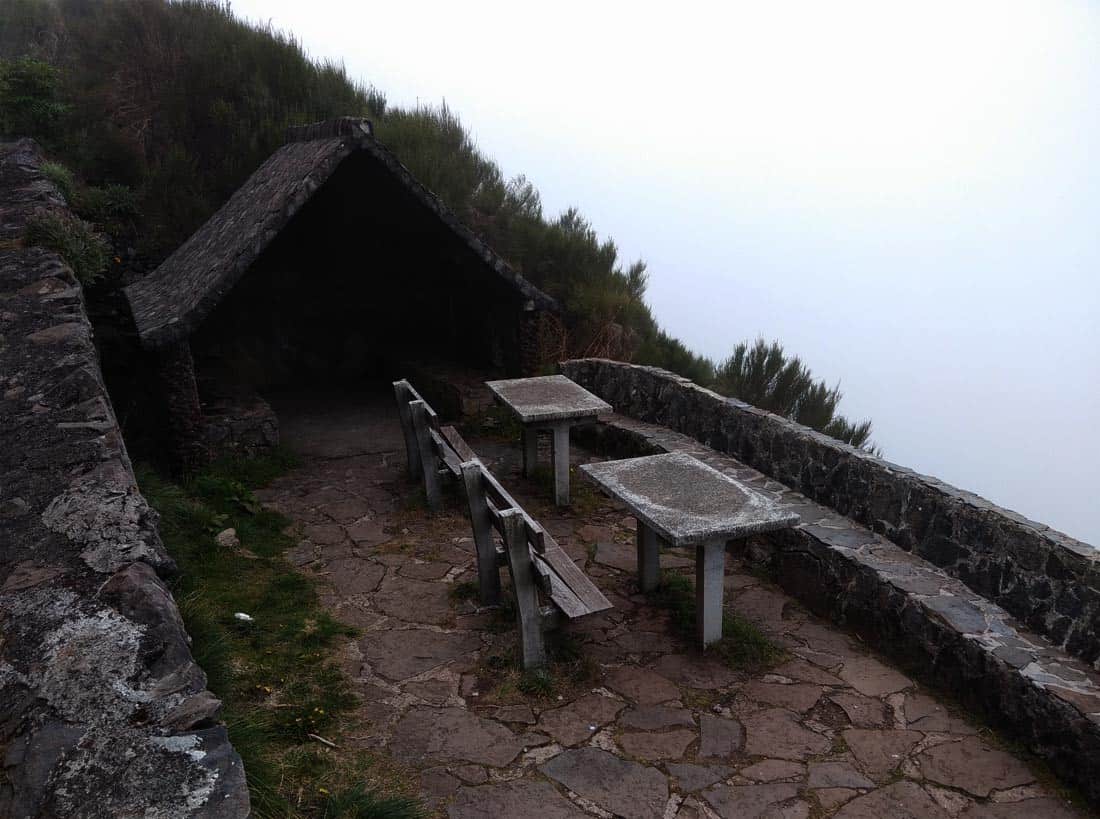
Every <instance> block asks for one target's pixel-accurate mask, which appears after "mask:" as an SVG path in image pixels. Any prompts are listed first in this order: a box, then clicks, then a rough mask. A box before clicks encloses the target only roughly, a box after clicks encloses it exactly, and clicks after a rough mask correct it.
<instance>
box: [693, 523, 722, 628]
mask: <svg viewBox="0 0 1100 819" xmlns="http://www.w3.org/2000/svg"><path fill="white" fill-rule="evenodd" d="M725 572H726V542H725V541H724V540H715V541H711V542H710V543H702V544H700V545H698V546H696V547H695V611H696V612H697V614H696V617H697V622H696V629H697V632H698V635H699V644H700V645H701V646H703V647H704V648H705V647H706V646H708V645H710V644H711V643H714V642H717V641H718V640H720V639H721V638H722V587H723V585H724V584H723V580H724V577H725Z"/></svg>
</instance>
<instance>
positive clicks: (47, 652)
mask: <svg viewBox="0 0 1100 819" xmlns="http://www.w3.org/2000/svg"><path fill="white" fill-rule="evenodd" d="M40 163H41V157H40V156H39V154H38V152H37V149H36V148H35V146H34V143H32V142H30V141H29V140H24V141H21V142H17V143H10V144H0V239H5V240H17V239H18V238H19V236H20V235H21V233H22V230H23V228H24V226H25V223H26V217H27V215H28V214H29V213H30V212H32V210H33V209H35V208H43V207H46V208H53V209H59V208H63V207H64V202H63V200H62V199H61V197H60V196H59V195H58V194H57V192H56V190H54V189H53V187H52V185H50V183H48V182H47V181H46V180H45V179H44V178H43V177H42V175H41V173H39V171H38V167H39V165H40ZM0 313H2V323H0V421H2V423H0V498H2V500H0V634H2V635H3V640H0V759H2V764H3V768H4V776H3V777H2V780H0V815H2V816H12V817H19V819H23V817H54V816H66V817H68V816H73V817H116V816H141V817H144V819H176V817H243V816H247V815H248V813H249V800H248V789H247V787H246V785H245V779H244V770H243V767H242V765H241V760H240V757H238V756H237V754H236V753H235V752H234V751H233V748H232V746H231V745H230V743H229V739H228V737H227V735H226V731H225V728H224V726H222V725H219V724H218V723H217V714H218V710H219V707H220V703H219V702H218V701H217V699H216V698H215V697H214V696H213V695H212V694H210V692H209V691H207V690H206V677H205V675H204V674H203V672H202V669H200V668H199V667H198V666H197V665H195V663H194V661H193V659H192V657H191V651H190V647H189V645H188V639H187V634H186V632H185V631H184V626H183V621H182V620H181V618H180V615H179V611H178V609H177V608H176V604H175V602H174V601H173V600H172V596H171V594H170V593H169V591H168V589H167V587H166V586H165V585H164V583H163V582H162V580H161V578H160V576H159V575H158V572H159V573H162V574H164V573H168V572H171V571H172V570H173V568H174V567H173V564H172V561H171V560H170V559H169V557H168V555H167V554H166V552H165V551H164V547H163V545H162V544H161V542H160V537H159V535H158V533H157V529H156V523H157V517H156V513H155V512H153V510H151V509H150V508H149V506H148V504H147V503H146V502H145V500H144V498H142V496H141V494H140V492H139V491H138V488H137V485H136V483H135V481H134V475H133V471H132V469H131V466H130V462H129V458H128V457H127V454H126V449H125V446H124V445H123V442H122V436H121V433H120V431H119V428H118V424H117V422H116V420H115V416H114V412H113V410H112V408H111V403H110V400H109V398H108V397H107V392H106V390H105V388H104V386H103V381H102V377H101V375H100V371H99V363H98V359H97V357H96V352H95V348H94V347H93V346H92V338H91V326H90V324H89V322H88V319H87V317H86V315H85V310H84V303H83V296H82V291H81V289H80V287H79V285H78V284H77V283H76V280H75V279H74V277H73V274H72V271H70V270H69V268H68V267H66V266H65V264H64V263H63V262H62V261H61V260H60V259H59V258H58V257H57V256H56V255H55V254H53V253H50V252H47V251H45V250H42V249H40V248H22V247H20V246H19V244H18V242H17V241H12V242H8V243H6V244H5V245H4V249H3V250H0Z"/></svg>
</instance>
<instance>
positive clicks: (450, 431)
mask: <svg viewBox="0 0 1100 819" xmlns="http://www.w3.org/2000/svg"><path fill="white" fill-rule="evenodd" d="M439 431H440V433H441V434H442V435H443V437H444V438H445V439H446V440H447V443H448V444H450V445H451V449H453V450H454V451H455V454H456V455H457V456H458V460H459V463H465V462H466V461H476V460H478V457H477V455H476V454H475V453H474V451H473V450H472V449H470V445H469V444H467V443H466V442H465V441H464V440H462V436H461V435H459V434H458V430H457V429H455V428H454V427H452V426H450V425H448V426H445V427H440V429H439Z"/></svg>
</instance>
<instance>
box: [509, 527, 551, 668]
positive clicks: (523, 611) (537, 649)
mask: <svg viewBox="0 0 1100 819" xmlns="http://www.w3.org/2000/svg"><path fill="white" fill-rule="evenodd" d="M501 522H502V523H503V526H504V548H505V551H507V553H508V569H509V570H510V571H511V573H512V591H513V593H514V594H515V598H516V614H517V618H518V620H519V644H520V652H521V654H522V660H523V667H524V668H538V667H539V666H544V665H546V660H547V658H546V641H545V638H544V636H543V632H542V614H541V612H540V610H539V593H538V587H537V586H536V585H535V567H534V566H532V565H531V552H530V548H529V547H528V545H527V530H526V528H525V527H524V523H523V513H522V512H520V511H519V510H518V509H506V510H505V511H503V512H501Z"/></svg>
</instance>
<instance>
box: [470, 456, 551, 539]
mask: <svg viewBox="0 0 1100 819" xmlns="http://www.w3.org/2000/svg"><path fill="white" fill-rule="evenodd" d="M482 472H483V473H484V475H485V487H486V489H487V490H491V492H487V493H486V494H490V495H496V496H497V497H498V498H499V500H500V503H501V504H502V505H503V506H506V507H508V508H511V509H518V510H519V512H520V514H521V515H523V522H524V525H525V526H526V527H527V531H528V536H529V537H530V538H531V541H532V545H533V546H534V547H535V550H536V551H538V552H539V553H540V554H541V552H542V550H543V549H544V548H545V547H546V540H547V538H549V537H550V535H549V534H548V533H547V532H546V530H545V529H543V528H542V526H540V525H539V523H538V522H537V521H536V520H535V519H534V518H532V517H531V516H530V515H528V514H527V511H526V510H525V509H524V508H523V507H522V506H520V505H519V504H518V503H516V500H515V498H513V497H512V496H511V495H509V494H508V490H506V489H505V488H504V487H503V486H501V485H500V481H498V480H497V479H496V476H495V475H494V474H493V473H492V472H490V471H489V470H488V469H483V470H482ZM495 501H496V498H494V502H495ZM540 533H541V534H540Z"/></svg>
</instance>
